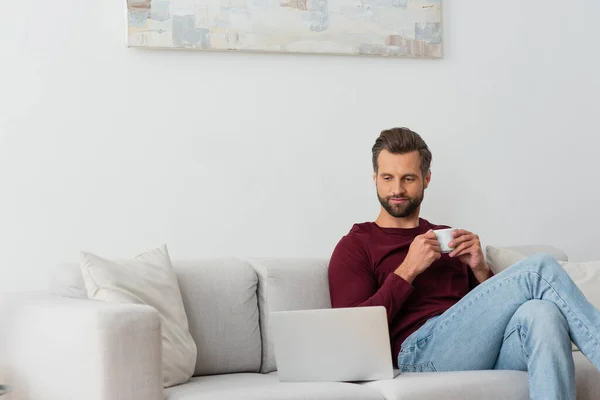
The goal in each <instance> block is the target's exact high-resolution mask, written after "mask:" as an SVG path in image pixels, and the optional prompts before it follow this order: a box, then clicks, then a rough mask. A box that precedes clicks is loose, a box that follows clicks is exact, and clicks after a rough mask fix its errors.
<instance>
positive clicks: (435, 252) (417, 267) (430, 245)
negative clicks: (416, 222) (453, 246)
mask: <svg viewBox="0 0 600 400" xmlns="http://www.w3.org/2000/svg"><path fill="white" fill-rule="evenodd" d="M441 256H442V250H441V248H440V244H439V242H438V240H437V237H436V236H435V233H434V232H433V231H432V230H429V231H428V232H427V233H424V234H422V235H419V236H417V237H415V240H413V242H412V243H411V244H410V247H409V249H408V254H407V255H406V258H405V259H404V262H403V263H402V264H401V265H400V266H399V267H398V268H397V269H396V271H394V273H395V274H396V275H398V276H400V277H401V278H403V279H404V280H406V281H407V282H408V283H412V281H413V280H414V279H415V278H416V277H417V276H419V275H420V274H421V273H423V271H425V270H426V269H427V268H429V267H430V266H431V264H433V262H434V261H436V260H438V259H439V258H440V257H441Z"/></svg>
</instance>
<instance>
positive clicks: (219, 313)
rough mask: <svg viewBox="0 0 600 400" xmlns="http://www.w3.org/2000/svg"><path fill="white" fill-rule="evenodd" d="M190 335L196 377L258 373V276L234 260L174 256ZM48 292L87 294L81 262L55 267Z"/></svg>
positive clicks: (259, 334) (245, 263)
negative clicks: (193, 349)
mask: <svg viewBox="0 0 600 400" xmlns="http://www.w3.org/2000/svg"><path fill="white" fill-rule="evenodd" d="M173 267H174V269H175V272H176V273H177V279H178V282H179V288H180V291H181V297H182V299H183V304H184V307H185V310H186V314H187V316H188V324H189V329H190V333H191V334H192V337H193V338H194V341H195V343H196V347H197V357H196V366H195V369H194V375H195V376H198V375H208V374H224V373H231V372H258V371H259V369H260V364H261V353H262V345H261V333H260V326H259V315H258V301H257V297H256V290H257V284H258V279H257V277H256V273H255V272H254V270H253V269H252V268H251V267H250V265H249V264H248V263H247V262H244V261H241V260H239V259H236V258H218V259H200V260H185V261H178V260H173ZM53 276H54V279H53V280H52V281H51V282H50V285H49V286H50V289H49V291H50V292H51V293H53V294H56V295H60V296H67V297H75V298H86V297H87V296H86V292H85V287H84V283H83V279H82V276H81V271H80V269H79V265H78V264H75V263H61V264H58V265H56V266H55V268H54V273H53Z"/></svg>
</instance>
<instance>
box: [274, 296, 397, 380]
mask: <svg viewBox="0 0 600 400" xmlns="http://www.w3.org/2000/svg"><path fill="white" fill-rule="evenodd" d="M270 328H271V335H272V338H273V345H274V350H275V359H276V362H277V370H278V377H279V380H280V381H287V382H362V381H373V380H383V379H393V378H394V377H396V376H397V375H398V374H399V371H398V370H394V367H393V364H392V351H391V348H390V347H391V346H390V336H389V332H388V323H387V314H386V310H385V308H384V307H381V306H378V307H354V308H334V309H319V310H300V311H276V312H272V313H271V314H270Z"/></svg>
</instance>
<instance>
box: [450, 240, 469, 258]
mask: <svg viewBox="0 0 600 400" xmlns="http://www.w3.org/2000/svg"><path fill="white" fill-rule="evenodd" d="M470 247H472V243H468V242H463V243H461V244H460V245H458V246H454V249H453V250H452V252H451V253H450V257H456V256H458V255H462V254H464V253H463V250H465V249H468V248H470Z"/></svg>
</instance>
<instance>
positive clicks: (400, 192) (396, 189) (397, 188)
mask: <svg viewBox="0 0 600 400" xmlns="http://www.w3.org/2000/svg"><path fill="white" fill-rule="evenodd" d="M394 192H395V193H398V195H404V193H405V190H404V185H402V182H400V181H399V182H397V183H396V184H395V185H394Z"/></svg>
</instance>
